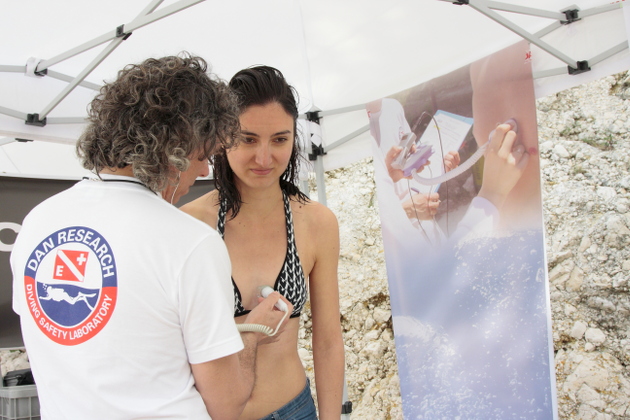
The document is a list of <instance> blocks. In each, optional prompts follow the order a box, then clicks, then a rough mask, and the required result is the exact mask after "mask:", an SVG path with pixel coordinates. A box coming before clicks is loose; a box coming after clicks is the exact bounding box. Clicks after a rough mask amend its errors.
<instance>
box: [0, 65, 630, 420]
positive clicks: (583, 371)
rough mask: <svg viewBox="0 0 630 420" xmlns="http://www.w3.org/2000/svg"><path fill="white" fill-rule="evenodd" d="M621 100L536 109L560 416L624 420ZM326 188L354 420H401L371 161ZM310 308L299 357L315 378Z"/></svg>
mask: <svg viewBox="0 0 630 420" xmlns="http://www.w3.org/2000/svg"><path fill="white" fill-rule="evenodd" d="M629 100H630V73H621V74H617V75H615V76H610V77H607V78H604V79H602V80H599V81H596V82H592V83H590V84H588V85H583V86H580V87H576V88H573V89H570V90H567V91H564V92H561V93H558V94H555V95H551V96H549V97H546V98H543V99H540V100H539V101H538V103H537V106H538V121H539V130H540V132H539V135H540V155H541V167H542V179H543V206H544V214H545V227H546V242H547V259H548V266H549V288H550V294H551V310H552V321H553V341H554V351H555V363H556V377H557V398H558V414H559V415H558V418H559V419H561V420H574V419H575V420H618V419H628V418H630V318H629V316H628V315H629V314H630V297H629V287H630V285H629V274H630V258H629V257H630V255H629V254H630V251H629V250H628V245H629V244H630V211H629V210H630V173H629V167H630V153H629V152H630V143H629V142H628V140H629V138H630V121H629V120H628V107H629V106H630V101H629ZM311 187H312V188H313V191H314V185H311ZM326 192H327V197H328V198H327V199H328V206H329V207H330V208H331V209H332V210H333V211H334V212H335V213H336V214H337V217H338V219H339V225H340V235H341V258H340V265H339V284H340V294H341V300H340V303H341V314H342V325H343V332H344V340H345V348H346V366H347V369H346V382H347V384H348V399H349V400H350V401H352V402H353V405H354V411H353V414H352V418H356V419H374V420H379V419H402V407H401V398H400V390H399V385H398V369H397V365H396V353H395V347H394V340H393V331H392V322H391V313H390V306H389V295H388V288H387V277H386V272H385V263H384V255H383V244H382V240H381V234H380V220H379V215H378V208H377V205H376V196H375V194H376V191H375V184H374V176H373V168H372V165H371V162H370V161H361V162H358V163H356V164H354V165H351V166H349V167H347V168H344V169H340V170H336V171H331V172H329V173H327V174H326ZM307 309H308V308H307ZM308 313H309V311H308V310H305V311H304V313H303V315H302V321H303V323H304V326H305V328H303V329H302V331H301V333H300V334H301V336H300V337H301V339H300V343H299V352H300V355H301V356H302V359H303V361H304V365H305V367H306V369H307V372H308V374H309V375H310V376H311V377H312V374H313V367H312V353H311V346H310V334H311V330H310V322H309V320H308ZM0 357H1V358H2V372H3V374H4V373H5V372H6V371H7V370H13V369H19V368H22V367H24V366H27V365H28V362H27V360H26V355H25V354H23V353H21V352H7V351H5V352H2V353H1V354H0Z"/></svg>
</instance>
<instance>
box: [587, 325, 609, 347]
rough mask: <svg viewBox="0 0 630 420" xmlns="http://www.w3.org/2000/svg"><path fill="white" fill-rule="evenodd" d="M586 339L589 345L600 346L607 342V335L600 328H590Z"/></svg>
mask: <svg viewBox="0 0 630 420" xmlns="http://www.w3.org/2000/svg"><path fill="white" fill-rule="evenodd" d="M584 338H585V339H586V341H588V342H589V343H592V344H594V345H596V346H599V345H601V344H603V343H604V341H606V334H604V332H603V331H602V330H600V329H599V328H589V329H587V330H586V333H585V334H584Z"/></svg>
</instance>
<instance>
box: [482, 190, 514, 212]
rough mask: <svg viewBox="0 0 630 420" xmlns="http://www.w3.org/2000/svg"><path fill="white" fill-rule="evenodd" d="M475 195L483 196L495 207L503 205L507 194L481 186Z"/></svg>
mask: <svg viewBox="0 0 630 420" xmlns="http://www.w3.org/2000/svg"><path fill="white" fill-rule="evenodd" d="M477 196H478V197H481V198H485V199H486V200H488V201H489V202H491V203H492V204H493V205H494V207H496V208H497V209H500V208H501V207H503V203H505V199H506V198H507V194H502V193H500V192H496V191H491V190H490V191H489V190H488V188H484V187H483V186H482V187H481V190H479V194H477Z"/></svg>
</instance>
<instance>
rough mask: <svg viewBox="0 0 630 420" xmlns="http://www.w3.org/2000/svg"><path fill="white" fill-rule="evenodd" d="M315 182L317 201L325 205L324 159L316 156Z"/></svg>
mask: <svg viewBox="0 0 630 420" xmlns="http://www.w3.org/2000/svg"><path fill="white" fill-rule="evenodd" d="M315 180H316V181H317V201H319V202H320V203H321V204H323V205H325V206H326V205H327V204H326V182H325V178H324V157H323V156H322V155H318V156H317V159H316V160H315Z"/></svg>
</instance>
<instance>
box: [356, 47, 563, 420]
mask: <svg viewBox="0 0 630 420" xmlns="http://www.w3.org/2000/svg"><path fill="white" fill-rule="evenodd" d="M530 56H531V55H530V54H529V46H528V44H527V43H526V42H521V43H518V44H515V45H514V46H512V47H510V48H507V49H505V50H503V51H500V52H498V53H496V54H493V55H491V56H489V57H486V58H484V59H482V60H479V61H478V62H475V63H472V64H471V65H469V66H466V67H464V68H461V69H458V70H456V71H454V72H452V73H449V74H447V75H445V76H442V77H439V78H437V79H434V80H431V81H429V82H427V83H424V84H422V85H419V86H416V87H414V88H411V89H408V90H406V91H404V92H401V93H399V94H396V95H393V96H391V97H388V98H383V99H381V100H378V101H374V102H371V103H370V104H368V105H367V111H368V115H369V117H370V130H371V133H372V136H373V138H374V142H373V152H374V165H375V177H376V184H377V194H378V201H379V208H380V215H381V226H382V232H383V243H384V247H385V257H386V263H387V274H388V280H389V288H390V296H391V306H392V314H393V320H394V335H395V341H396V353H397V357H398V366H399V375H400V383H401V393H402V399H403V400H402V402H403V413H404V417H405V418H406V419H466V420H470V419H483V420H488V419H497V420H499V419H500V420H505V419H528V420H533V419H552V418H556V417H557V414H556V413H557V410H556V397H555V376H554V363H553V343H552V336H551V316H550V304H549V296H548V293H549V292H548V287H547V274H546V262H545V246H544V237H543V221H542V203H541V188H540V162H539V156H538V138H537V125H536V106H535V98H534V89H533V80H532V72H531V63H530V58H529V57H530ZM504 123H506V124H507V125H505V124H504ZM500 124H502V125H501V127H498V126H499V125H500ZM505 127H507V129H506V128H505ZM510 128H511V131H510V130H509V129H510ZM505 133H507V134H505Z"/></svg>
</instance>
